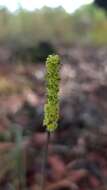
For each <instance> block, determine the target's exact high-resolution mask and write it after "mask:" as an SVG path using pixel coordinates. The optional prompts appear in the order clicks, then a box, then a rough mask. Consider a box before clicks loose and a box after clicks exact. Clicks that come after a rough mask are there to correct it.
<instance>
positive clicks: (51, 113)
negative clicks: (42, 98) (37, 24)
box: [44, 55, 60, 132]
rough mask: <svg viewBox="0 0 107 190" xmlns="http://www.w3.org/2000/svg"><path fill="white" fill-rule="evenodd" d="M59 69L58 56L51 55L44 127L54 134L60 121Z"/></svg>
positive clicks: (48, 62)
mask: <svg viewBox="0 0 107 190" xmlns="http://www.w3.org/2000/svg"><path fill="white" fill-rule="evenodd" d="M59 69H60V59H59V56H58V55H50V56H49V57H48V58H47V61H46V70H47V71H46V81H47V100H46V104H45V107H44V125H45V126H46V127H47V131H49V132H53V131H55V129H56V128H57V127H58V124H57V121H58V119H59V98H58V92H59V80H60V77H59Z"/></svg>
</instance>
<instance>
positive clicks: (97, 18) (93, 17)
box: [0, 4, 107, 48]
mask: <svg viewBox="0 0 107 190" xmlns="http://www.w3.org/2000/svg"><path fill="white" fill-rule="evenodd" d="M106 19H107V18H106V14H105V12H104V11H103V10H101V9H99V8H98V7H97V6H94V5H93V4H91V5H88V6H83V7H82V8H81V9H79V10H78V11H76V12H75V13H74V14H69V13H67V12H66V11H65V10H64V9H63V8H62V7H58V8H55V9H52V8H49V7H44V8H42V9H41V10H35V11H32V12H29V11H27V10H24V9H22V8H19V9H18V10H17V11H16V12H15V13H10V12H9V11H8V10H7V9H6V8H1V10H0V43H8V44H9V45H10V43H11V46H12V47H13V48H14V46H15V45H16V44H17V46H18V45H20V46H24V47H32V46H35V44H37V43H38V42H40V41H44V40H45V41H46V40H47V41H52V42H54V43H57V42H61V43H62V42H64V43H71V42H74V41H79V42H85V43H87V42H92V43H93V42H94V43H97V44H99V43H100V44H102V43H107V35H106V33H107V20H106Z"/></svg>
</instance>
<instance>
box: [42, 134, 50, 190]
mask: <svg viewBox="0 0 107 190" xmlns="http://www.w3.org/2000/svg"><path fill="white" fill-rule="evenodd" d="M46 133H47V138H46V146H45V150H44V155H43V166H42V179H41V190H44V189H45V185H46V184H45V183H46V166H47V161H48V145H49V143H50V132H48V131H47V132H46Z"/></svg>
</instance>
